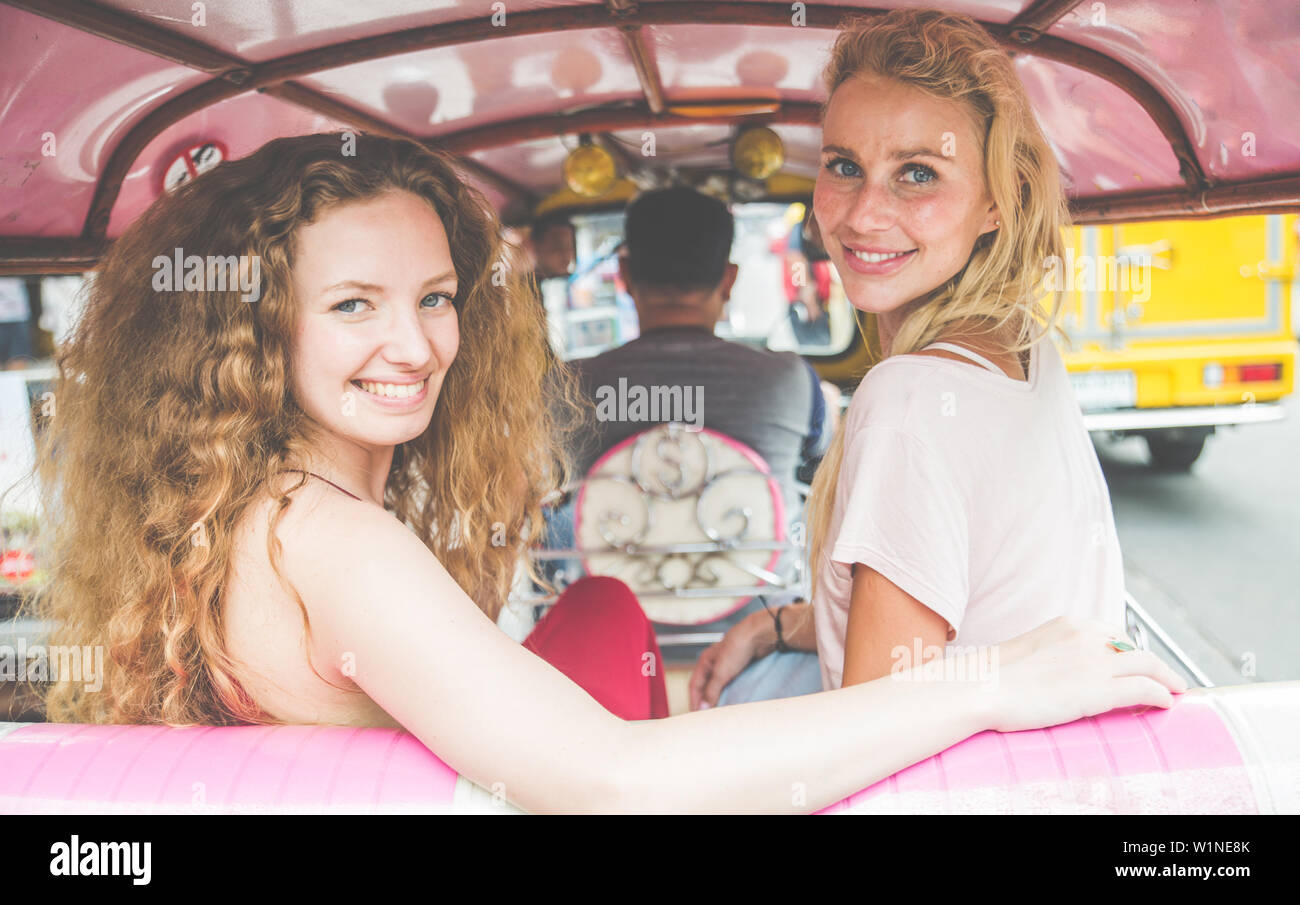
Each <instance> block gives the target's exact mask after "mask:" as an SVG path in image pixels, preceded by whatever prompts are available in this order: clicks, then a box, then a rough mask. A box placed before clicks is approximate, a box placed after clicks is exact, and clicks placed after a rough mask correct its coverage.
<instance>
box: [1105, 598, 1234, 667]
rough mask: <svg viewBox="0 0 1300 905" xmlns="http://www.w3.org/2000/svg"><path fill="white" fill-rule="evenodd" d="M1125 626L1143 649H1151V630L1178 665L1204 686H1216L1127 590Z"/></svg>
mask: <svg viewBox="0 0 1300 905" xmlns="http://www.w3.org/2000/svg"><path fill="white" fill-rule="evenodd" d="M1124 627H1125V629H1126V630H1128V631H1129V633H1130V635H1131V637H1132V638H1133V640H1134V641H1135V642H1137V646H1138V647H1140V648H1141V649H1142V650H1150V647H1149V646H1148V644H1149V642H1148V639H1147V633H1148V632H1150V633H1151V634H1152V635H1154V636H1155V638H1156V640H1157V641H1159V642H1160V643H1161V645H1163V646H1164V648H1165V649H1166V650H1168V651H1169V655H1170V656H1171V657H1173V658H1174V660H1176V661H1177V662H1178V665H1179V666H1181V667H1182V668H1183V669H1184V670H1186V672H1187V674H1188V675H1190V676H1191V677H1192V678H1193V679H1195V680H1196V681H1197V682H1198V683H1199V684H1200V685H1201V687H1202V688H1213V687H1214V682H1213V681H1212V680H1211V679H1210V677H1209V676H1207V675H1206V674H1205V673H1204V672H1203V671H1202V670H1201V669H1199V668H1198V667H1197V666H1196V664H1195V663H1193V662H1192V658H1191V657H1189V656H1188V655H1187V652H1186V651H1184V650H1183V649H1182V648H1181V647H1179V646H1178V643H1177V642H1176V641H1174V639H1173V638H1171V637H1170V636H1169V634H1168V633H1167V632H1165V631H1164V630H1163V629H1162V628H1160V626H1159V625H1157V624H1156V621H1155V620H1154V619H1152V618H1151V615H1150V614H1149V613H1148V612H1147V611H1146V610H1144V609H1143V608H1142V607H1141V605H1140V604H1138V602H1137V601H1136V600H1134V599H1133V595H1132V594H1130V593H1128V592H1127V591H1125V592H1124Z"/></svg>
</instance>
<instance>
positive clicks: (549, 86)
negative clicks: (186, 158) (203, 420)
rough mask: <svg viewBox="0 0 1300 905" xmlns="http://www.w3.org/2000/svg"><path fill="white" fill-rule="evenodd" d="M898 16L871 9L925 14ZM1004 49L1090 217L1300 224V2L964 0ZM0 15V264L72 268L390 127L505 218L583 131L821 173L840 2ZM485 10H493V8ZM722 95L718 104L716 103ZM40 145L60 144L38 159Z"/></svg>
mask: <svg viewBox="0 0 1300 905" xmlns="http://www.w3.org/2000/svg"><path fill="white" fill-rule="evenodd" d="M922 5H931V4H927V3H911V2H904V3H893V4H881V6H922ZM939 5H941V6H942V7H943V8H945V9H949V10H951V11H954V12H960V13H966V14H968V15H971V16H973V17H974V18H976V19H977V20H979V21H981V22H982V23H984V24H985V26H986V27H988V28H989V29H990V31H991V32H992V33H993V34H994V35H995V36H996V37H997V38H998V39H999V40H1000V41H1002V42H1003V44H1004V45H1005V46H1006V47H1007V48H1008V49H1009V50H1010V51H1012V53H1013V54H1014V57H1015V64H1016V67H1017V70H1018V71H1019V73H1020V76H1021V79H1022V80H1023V82H1024V84H1025V87H1026V89H1027V90H1028V93H1029V96H1030V99H1031V100H1032V102H1033V104H1034V107H1035V110H1036V113H1037V116H1038V117H1039V121H1040V123H1041V124H1042V126H1043V128H1044V130H1045V132H1046V133H1047V135H1048V138H1049V139H1050V141H1051V142H1052V145H1053V147H1054V148H1055V150H1056V153H1057V155H1058V158H1059V160H1060V163H1061V166H1062V169H1063V172H1064V173H1065V176H1066V180H1067V185H1068V189H1069V193H1070V196H1071V200H1072V204H1073V207H1074V212H1075V217H1076V219H1077V220H1078V221H1080V222H1090V221H1092V222H1095V221H1121V220H1132V219H1153V218H1159V217H1187V216H1209V215H1215V214H1227V213H1233V212H1246V211H1251V210H1256V211H1262V210H1269V211H1275V212H1276V211H1283V210H1297V209H1300V118H1297V116H1296V104H1297V102H1298V101H1300V8H1298V7H1296V5H1295V4H1293V3H1290V2H1286V0H1258V2H1250V3H1237V2H1231V0H1204V2H1199V3H1188V2H1185V0H1107V2H1106V3H1104V4H1100V3H1093V2H1090V0H1084V2H1080V0H983V2H975V0H957V2H946V3H942V4H939ZM193 7H194V5H193V4H191V3H190V2H189V0H98V2H93V3H92V2H85V0H63V2H53V0H6V5H4V6H0V199H3V200H2V201H0V271H7V272H19V271H23V272H32V271H46V272H49V271H53V270H59V269H79V268H84V267H85V266H87V265H88V264H89V263H90V262H93V260H94V259H95V257H96V255H97V254H98V253H99V251H100V250H101V249H102V247H103V245H104V243H105V241H107V240H111V239H112V238H113V237H115V236H116V235H118V234H120V233H121V231H122V229H123V228H124V227H125V226H126V225H127V224H128V223H130V222H131V221H132V220H133V219H134V218H135V217H136V216H138V215H139V214H140V212H141V211H143V210H144V209H145V208H146V207H147V206H148V205H149V204H150V203H151V202H152V201H153V200H154V199H155V198H156V197H158V195H159V194H160V193H161V192H162V191H163V188H162V183H163V172H164V170H165V169H166V167H167V166H168V164H169V163H172V162H173V161H174V160H175V159H176V158H177V157H178V156H179V155H180V154H182V153H183V152H184V151H185V150H186V149H187V148H190V147H193V146H195V145H198V144H202V143H207V142H217V143H220V144H221V145H223V146H224V148H225V150H226V153H227V155H228V156H229V157H240V156H243V155H245V154H248V153H250V152H251V151H252V150H254V149H255V148H257V147H258V146H260V145H262V144H263V143H265V142H266V141H268V140H270V139H272V138H276V137H280V136H286V135H297V134H304V133H308V132H318V131H328V130H340V129H349V128H350V129H360V130H364V131H374V132H381V133H384V134H392V135H403V136H407V137H413V138H417V139H420V140H424V141H427V142H430V143H432V144H435V145H440V146H443V147H445V148H447V149H448V150H451V151H453V152H455V153H456V154H458V155H460V156H461V159H462V160H463V161H464V168H465V172H466V174H467V175H468V176H469V177H470V178H471V179H473V180H474V181H475V182H476V183H477V184H478V186H479V187H480V188H481V189H482V190H483V191H484V192H485V194H486V195H487V196H488V198H489V199H490V200H491V201H492V202H493V203H494V204H495V205H497V207H498V209H499V210H500V211H501V212H502V214H503V216H505V217H506V218H507V219H521V218H525V217H527V216H528V215H529V214H530V213H531V211H532V210H533V209H534V208H535V207H536V205H537V204H538V203H539V202H540V201H541V200H542V199H543V198H545V197H546V196H547V195H549V194H551V193H552V192H553V191H555V190H556V189H557V188H559V187H560V185H561V182H562V176H561V171H560V164H561V162H562V161H563V159H564V157H565V155H566V153H567V151H568V149H569V148H571V147H573V146H574V144H576V141H577V136H578V134H579V133H587V134H592V135H595V136H597V138H598V140H600V141H601V142H602V143H603V144H605V145H606V146H607V147H610V148H611V149H612V150H613V151H614V153H615V155H616V157H618V158H619V160H620V165H621V167H623V168H630V167H636V166H640V165H642V164H643V163H644V159H643V158H642V157H641V155H640V153H639V148H640V146H641V143H642V135H643V133H644V132H645V131H646V130H647V129H653V130H654V134H655V138H656V145H657V147H656V156H655V158H653V163H654V165H655V166H656V167H666V166H683V167H692V168H701V169H705V170H708V169H711V168H712V169H716V170H719V171H725V170H727V169H728V168H729V166H730V164H729V160H728V138H729V136H730V135H731V134H732V132H733V130H734V128H735V127H736V126H738V125H744V124H749V123H762V124H767V125H771V126H773V127H774V128H775V129H776V130H777V131H778V133H779V134H780V135H781V137H782V139H783V140H784V142H785V146H786V158H787V159H786V164H785V168H784V172H785V173H786V174H788V175H791V176H795V177H803V178H804V179H808V180H811V179H813V178H815V175H816V170H817V165H818V156H819V148H820V130H819V127H818V121H819V114H820V106H821V104H822V103H823V102H824V100H825V90H824V88H823V86H822V84H821V79H820V74H821V69H822V67H823V65H824V64H825V62H826V58H827V53H828V51H829V48H830V44H831V41H832V40H833V37H834V29H835V26H836V24H837V23H838V22H839V21H840V20H841V19H842V18H843V17H844V16H845V15H848V14H852V13H860V14H869V13H872V12H880V11H881V10H880V9H879V8H874V7H873V8H872V9H869V10H868V9H862V8H861V6H860V4H856V3H852V2H849V0H830V2H823V3H808V4H806V6H805V8H804V18H803V19H802V20H801V21H800V22H795V21H793V20H794V19H795V17H796V16H797V15H798V13H797V11H796V8H793V7H792V4H790V3H788V2H785V0H748V2H724V0H719V2H706V0H691V2H679V0H640V2H637V3H633V2H631V0H510V2H509V3H505V4H494V3H492V2H490V0H375V2H366V3H345V2H324V3H323V2H320V0H280V2H276V3H265V2H263V0H222V2H211V3H208V4H206V6H205V8H204V10H203V12H204V16H203V21H202V23H201V24H200V23H199V22H198V21H197V19H196V12H195V11H194V9H193ZM494 7H495V9H494ZM727 105H731V106H727ZM51 152H52V153H51Z"/></svg>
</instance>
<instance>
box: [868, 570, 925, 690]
mask: <svg viewBox="0 0 1300 905" xmlns="http://www.w3.org/2000/svg"><path fill="white" fill-rule="evenodd" d="M947 640H948V622H947V620H945V619H944V618H943V617H942V616H940V615H939V614H937V613H936V612H935V611H934V610H932V609H930V608H929V607H927V606H926V605H925V604H923V603H921V602H920V601H918V600H917V599H916V598H915V597H913V596H912V595H911V594H908V593H907V592H906V591H903V590H901V589H900V588H899V587H898V585H896V584H894V583H893V582H892V581H890V580H889V579H888V578H886V577H885V576H883V575H881V574H880V573H879V572H877V571H876V570H875V569H870V568H868V567H867V566H864V565H863V564H862V563H856V564H854V566H853V595H852V597H851V599H850V602H849V621H848V627H847V629H846V631H845V638H844V677H843V684H844V685H858V684H860V683H862V682H869V681H871V680H872V679H878V678H880V677H881V676H887V675H889V674H890V673H891V672H893V671H897V670H898V669H899V668H900V667H901V668H911V667H913V666H918V665H919V663H915V662H912V661H913V660H915V659H916V656H915V653H914V652H915V651H916V650H917V649H918V648H919V649H920V650H921V652H922V660H923V661H924V660H927V659H930V657H931V654H932V653H933V652H938V654H939V655H942V651H943V648H944V645H945V644H946V643H947ZM899 647H901V648H902V649H903V651H902V656H901V657H900V656H897V654H898V653H899V652H898V651H897V648H899Z"/></svg>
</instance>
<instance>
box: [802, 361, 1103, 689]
mask: <svg viewBox="0 0 1300 905" xmlns="http://www.w3.org/2000/svg"><path fill="white" fill-rule="evenodd" d="M989 367H994V366H992V365H990V366H989ZM1028 378H1029V379H1028V381H1022V380H1016V379H1014V378H1011V377H1008V376H1007V375H1006V374H1005V373H1003V372H1002V371H1001V370H1000V369H998V370H997V371H996V373H994V371H992V370H989V369H986V368H985V367H982V366H979V365H976V364H972V363H970V362H967V361H957V360H953V359H947V358H939V357H937V356H930V355H897V356H893V357H890V358H887V359H885V360H884V361H883V362H881V363H880V364H878V365H876V366H875V367H873V368H872V369H871V371H870V372H868V374H867V376H866V377H865V378H864V379H863V381H862V384H861V385H860V386H859V387H858V389H857V391H856V392H855V393H854V394H853V400H852V402H851V404H850V405H849V409H848V412H847V414H846V415H845V428H844V429H845V431H846V434H845V438H844V443H845V446H844V458H843V462H842V465H841V467H840V474H839V479H838V481H837V486H836V491H835V499H834V505H833V508H832V511H831V522H830V532H829V534H828V536H827V542H826V544H825V546H824V550H825V552H824V553H823V555H822V559H821V561H820V562H819V563H817V564H815V566H814V567H815V568H817V569H819V572H818V576H817V577H818V582H817V593H816V595H815V596H814V598H813V604H814V612H815V619H816V626H817V647H818V654H819V657H820V659H821V667H822V685H823V687H824V688H827V689H830V688H839V687H840V685H841V684H842V680H843V672H844V639H845V633H846V628H847V625H848V615H849V602H850V599H851V594H852V584H853V582H852V564H853V563H863V564H864V565H866V566H868V567H870V568H872V569H875V570H876V571H877V572H879V573H880V574H881V575H883V576H884V577H885V578H888V579H889V580H890V581H891V582H893V583H894V584H895V585H897V586H898V587H899V588H901V589H902V590H903V591H906V592H907V593H908V594H910V595H912V596H913V597H915V598H916V599H917V600H919V601H920V602H921V603H923V604H925V605H926V606H927V607H929V608H930V609H932V610H934V612H936V613H937V614H939V615H940V616H942V617H943V618H944V619H946V620H947V621H948V625H949V627H950V631H949V634H948V645H949V647H952V646H963V647H965V646H978V645H985V644H997V643H1000V642H1002V641H1006V640H1008V639H1010V638H1013V637H1015V636H1016V635H1019V634H1022V633H1023V632H1027V631H1029V630H1030V629H1033V628H1036V627H1037V626H1039V625H1041V624H1043V623H1044V622H1046V621H1048V620H1049V619H1052V618H1054V617H1056V616H1061V615H1066V614H1072V615H1076V616H1079V617H1089V618H1095V619H1102V620H1105V621H1107V622H1111V623H1115V624H1117V625H1118V624H1122V622H1123V616H1124V568H1123V562H1122V560H1121V557H1120V549H1119V539H1118V537H1117V535H1116V532H1115V520H1114V516H1113V515H1112V513H1111V507H1110V496H1109V494H1108V492H1107V489H1106V479H1105V477H1104V476H1103V475H1102V472H1101V466H1100V464H1099V463H1098V462H1097V454H1096V451H1095V450H1094V449H1093V446H1092V442H1091V440H1090V439H1089V437H1088V433H1087V431H1086V430H1085V429H1084V426H1083V416H1082V414H1081V412H1080V411H1079V405H1078V402H1077V401H1076V400H1075V397H1074V393H1073V391H1072V388H1071V386H1070V380H1069V376H1068V375H1067V374H1066V371H1065V365H1064V363H1063V362H1062V361H1061V356H1060V353H1059V352H1057V350H1056V346H1055V345H1054V344H1053V343H1052V342H1051V341H1050V340H1044V341H1042V342H1039V343H1037V344H1036V345H1035V346H1034V347H1033V350H1032V352H1031V356H1030V362H1029V373H1028ZM827 554H829V555H827ZM953 630H955V636H954V632H953ZM899 643H908V644H909V646H910V642H906V641H905V640H904V639H900V642H899Z"/></svg>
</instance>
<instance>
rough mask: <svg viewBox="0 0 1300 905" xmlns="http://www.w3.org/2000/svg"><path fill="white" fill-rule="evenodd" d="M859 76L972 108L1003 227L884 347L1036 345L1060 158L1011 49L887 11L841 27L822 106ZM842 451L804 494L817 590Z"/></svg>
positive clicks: (1058, 243)
mask: <svg viewBox="0 0 1300 905" xmlns="http://www.w3.org/2000/svg"><path fill="white" fill-rule="evenodd" d="M860 76H874V77H883V78H889V79H893V80H895V81H898V82H902V83H903V84H906V85H910V86H912V87H914V88H918V89H920V90H922V91H925V92H926V93H928V94H930V95H932V96H934V97H938V98H943V99H947V100H955V101H959V102H961V103H963V104H965V105H966V106H967V107H968V109H969V110H970V111H971V113H972V114H973V116H974V119H975V122H976V123H977V124H979V125H980V126H981V127H982V133H981V134H979V138H980V140H981V141H982V147H981V151H982V154H983V158H984V178H985V181H986V183H987V185H988V189H989V193H990V195H991V196H992V198H993V200H994V202H995V203H996V204H997V207H998V216H999V217H1000V219H1001V226H1000V228H998V229H997V230H995V231H994V232H992V233H987V234H985V235H982V236H980V237H979V238H978V239H977V240H976V242H975V246H974V248H973V250H972V251H971V255H970V259H969V260H968V261H967V262H966V265H965V266H964V267H963V268H962V269H961V270H960V271H958V272H957V274H956V275H955V276H953V277H952V278H951V279H950V280H948V281H947V282H945V283H944V284H942V285H941V286H938V287H936V288H935V289H933V290H931V291H930V292H928V293H927V294H926V295H924V296H922V297H921V298H920V299H919V300H917V301H916V302H914V303H912V305H911V310H910V313H909V314H908V316H907V317H906V319H905V320H904V321H903V323H902V325H901V326H900V327H899V330H898V332H897V334H896V335H895V336H894V337H893V341H892V343H891V345H890V348H888V349H885V350H884V354H885V355H901V354H906V353H908V352H915V351H917V350H918V349H921V348H923V347H924V346H926V345H928V344H929V343H931V342H933V341H934V340H935V339H936V338H938V337H939V336H940V335H941V334H942V333H943V332H944V330H945V329H947V328H948V327H949V326H950V325H953V324H955V323H958V322H964V323H978V324H981V325H983V327H984V328H985V329H987V331H988V332H989V334H990V335H994V336H996V335H1001V334H1004V333H1005V332H1008V331H1004V329H1003V328H1010V329H1009V332H1011V333H1012V334H1013V335H1014V336H1015V340H1014V342H1012V343H1011V344H1009V345H1008V346H1007V347H1006V349H1005V351H1008V352H1017V351H1021V350H1024V349H1027V348H1029V347H1031V346H1033V345H1034V344H1035V343H1037V342H1039V341H1041V340H1042V339H1043V338H1044V337H1045V336H1047V335H1048V334H1049V333H1050V332H1051V330H1052V328H1053V327H1054V326H1055V324H1056V322H1057V320H1058V318H1059V315H1060V308H1061V299H1060V295H1059V293H1052V296H1051V300H1050V305H1049V306H1048V308H1047V309H1046V310H1045V309H1044V307H1043V305H1042V301H1043V298H1044V296H1045V294H1046V293H1045V291H1044V287H1043V275H1044V269H1045V268H1046V266H1047V262H1048V261H1050V260H1053V256H1055V260H1060V259H1061V257H1062V256H1063V255H1064V229H1065V228H1066V227H1067V226H1068V225H1069V212H1068V209H1067V207H1066V201H1065V196H1064V193H1063V191H1062V188H1061V177H1060V171H1059V168H1058V166H1057V162H1056V158H1055V156H1054V155H1053V153H1052V149H1051V146H1050V145H1048V143H1047V139H1046V138H1044V136H1043V133H1042V131H1041V130H1040V129H1039V127H1038V123H1037V121H1036V120H1035V119H1034V114H1033V111H1032V110H1031V108H1030V106H1029V99H1028V98H1027V97H1026V95H1025V90H1024V87H1023V86H1022V85H1021V83H1020V80H1019V79H1018V78H1017V77H1016V73H1015V69H1014V68H1013V66H1012V63H1011V59H1010V57H1008V56H1007V55H1006V53H1004V52H1003V51H1002V49H1001V48H999V47H998V46H997V44H996V43H995V42H994V41H993V39H992V38H991V37H990V36H989V34H988V32H986V31H985V30H984V29H983V28H981V27H980V26H979V25H978V24H977V23H976V22H975V20H973V19H971V18H969V17H967V16H961V15H955V14H951V13H945V12H940V11H938V10H894V11H893V12H890V13H887V14H885V15H883V16H879V17H871V18H864V17H857V18H851V19H848V20H846V21H845V22H844V23H843V25H842V26H841V29H840V32H839V35H838V37H837V38H836V40H835V45H834V47H833V49H832V51H831V60H830V63H829V64H828V65H827V67H826V69H825V71H824V73H823V78H824V80H825V82H826V90H827V102H826V103H827V105H829V103H830V96H831V95H833V94H834V93H835V89H836V88H838V87H839V86H840V85H841V84H843V83H844V82H846V81H848V80H849V79H851V78H857V77H860ZM823 113H824V108H823ZM977 131H978V130H977ZM865 338H866V337H865V335H864V339H865ZM843 458H844V427H843V425H841V427H840V429H839V430H838V431H837V432H836V435H835V438H834V440H833V441H832V443H831V446H830V449H829V450H828V451H827V453H826V456H825V458H824V459H823V460H822V463H821V465H820V466H819V467H818V469H817V474H816V475H815V477H814V479H813V484H812V491H811V493H810V495H809V498H808V506H807V509H808V519H809V527H810V530H809V553H810V557H811V559H810V563H811V575H812V580H813V585H814V590H815V588H816V582H817V577H818V574H819V572H820V568H819V565H820V563H821V556H822V552H823V550H824V549H825V546H826V543H827V540H828V538H827V535H828V533H829V531H830V522H831V512H832V509H833V508H834V502H835V490H836V486H837V484H838V479H839V471H840V464H841V462H842V460H843Z"/></svg>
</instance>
